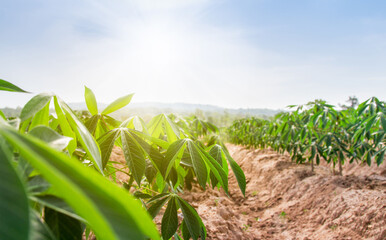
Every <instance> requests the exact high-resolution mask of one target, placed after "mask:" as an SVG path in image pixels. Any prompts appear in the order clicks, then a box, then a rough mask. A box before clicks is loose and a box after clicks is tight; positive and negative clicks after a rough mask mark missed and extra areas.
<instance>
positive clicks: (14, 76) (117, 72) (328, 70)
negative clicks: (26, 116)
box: [0, 0, 386, 109]
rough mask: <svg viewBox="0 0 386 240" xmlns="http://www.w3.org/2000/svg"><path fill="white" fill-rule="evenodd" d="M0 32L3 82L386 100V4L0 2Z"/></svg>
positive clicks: (316, 0) (242, 101)
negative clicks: (353, 96)
mask: <svg viewBox="0 0 386 240" xmlns="http://www.w3.org/2000/svg"><path fill="white" fill-rule="evenodd" d="M0 34H1V39H0V69H1V70H0V78H2V79H6V80H8V81H11V82H13V83H15V84H17V85H18V86H20V87H22V88H24V89H26V90H29V91H32V92H34V93H39V92H46V91H53V92H55V93H57V94H58V95H59V96H61V97H62V98H63V99H64V100H65V101H67V102H80V101H82V100H83V91H84V88H83V86H84V85H86V86H88V87H90V88H91V89H93V91H94V93H95V95H96V97H97V100H98V102H104V103H109V102H111V101H113V100H114V99H115V98H117V97H118V96H121V95H125V94H128V93H131V92H135V93H136V95H135V97H134V98H133V102H134V103H136V102H137V103H138V102H163V103H173V102H183V103H193V104H210V105H216V106H220V107H225V108H273V109H278V108H284V107H285V106H286V105H289V104H302V103H306V102H307V101H310V100H313V99H315V98H323V99H325V100H327V101H329V102H330V103H332V104H337V103H343V102H344V101H345V100H346V99H347V97H348V96H349V95H356V96H357V97H358V98H359V100H360V101H363V100H365V99H366V98H369V97H371V96H377V97H379V98H380V99H383V100H385V97H386V91H385V90H386V1H382V0H380V1H376V0H374V1H364V0H363V1H356V0H340V1H337V0H308V1H288V0H282V1H279V0H250V1H227V0H211V1H209V0H197V1H194V0H163V1H151V0H131V1H130V0H109V1H101V0H83V1H81V0H66V1H56V0H25V1H21V0H12V1H9V0H0ZM31 97H32V95H26V94H15V93H5V92H1V93H0V107H6V106H8V107H16V106H22V105H23V104H24V103H25V102H26V101H27V100H28V99H29V98H31Z"/></svg>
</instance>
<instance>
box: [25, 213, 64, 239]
mask: <svg viewBox="0 0 386 240" xmlns="http://www.w3.org/2000/svg"><path fill="white" fill-rule="evenodd" d="M30 216H31V217H30V227H31V232H30V235H29V240H57V238H56V237H55V236H54V234H53V233H52V232H51V230H50V228H49V227H48V226H47V225H46V224H45V223H44V222H42V221H41V219H40V216H39V214H38V213H36V212H35V211H33V210H32V209H31V211H30Z"/></svg>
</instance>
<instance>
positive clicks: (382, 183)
mask: <svg viewBox="0 0 386 240" xmlns="http://www.w3.org/2000/svg"><path fill="white" fill-rule="evenodd" d="M228 149H229V151H230V153H231V155H232V156H233V158H234V159H235V160H236V161H237V162H238V163H239V165H240V166H241V168H242V169H243V170H244V172H245V175H246V179H247V189H246V196H245V198H244V197H243V196H242V194H241V192H240V190H239V189H238V185H237V181H236V179H235V177H234V176H233V175H232V174H230V179H229V189H230V197H228V196H227V195H226V194H225V193H224V192H223V191H222V190H217V189H215V190H212V189H207V190H206V191H204V190H202V189H201V188H200V187H199V186H198V185H195V186H194V187H193V189H192V191H190V192H189V191H186V192H185V193H184V194H181V196H182V197H183V198H184V199H185V200H187V201H188V202H189V203H190V204H192V206H193V207H195V208H196V210H197V211H198V213H199V215H200V216H201V218H202V220H203V222H204V224H205V225H206V227H207V231H208V239H238V240H240V239H302V240H307V239H308V240H311V239H320V240H323V239H326V240H327V239H353V240H354V239H374V240H375V239H377V240H382V239H386V166H385V165H386V164H383V165H381V166H380V167H376V166H372V167H367V166H362V165H359V164H351V165H347V166H344V171H343V176H336V175H333V174H332V172H331V170H330V168H329V167H328V166H316V167H315V172H314V173H312V172H311V167H310V166H307V165H296V164H294V163H292V162H291V161H290V159H289V157H288V156H286V155H281V154H278V153H276V152H274V151H271V150H254V149H246V148H244V147H241V146H235V145H228ZM118 155H120V154H119V153H118ZM117 157H118V156H117ZM160 219H161V218H160V216H157V218H156V222H158V224H159V221H160Z"/></svg>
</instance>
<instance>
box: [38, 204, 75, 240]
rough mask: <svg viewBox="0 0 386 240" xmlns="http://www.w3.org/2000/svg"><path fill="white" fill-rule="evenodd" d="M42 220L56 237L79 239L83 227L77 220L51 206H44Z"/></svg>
mask: <svg viewBox="0 0 386 240" xmlns="http://www.w3.org/2000/svg"><path fill="white" fill-rule="evenodd" d="M44 221H45V222H46V223H47V225H48V226H49V228H50V229H51V232H52V233H53V234H54V235H55V237H56V238H57V239H64V240H65V239H72V240H78V239H79V240H81V239H82V234H83V229H82V225H81V223H80V221H79V220H77V219H75V218H71V217H69V216H67V215H65V214H63V213H60V212H57V211H55V210H53V209H51V208H48V207H45V208H44Z"/></svg>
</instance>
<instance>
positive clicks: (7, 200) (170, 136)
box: [0, 80, 246, 240]
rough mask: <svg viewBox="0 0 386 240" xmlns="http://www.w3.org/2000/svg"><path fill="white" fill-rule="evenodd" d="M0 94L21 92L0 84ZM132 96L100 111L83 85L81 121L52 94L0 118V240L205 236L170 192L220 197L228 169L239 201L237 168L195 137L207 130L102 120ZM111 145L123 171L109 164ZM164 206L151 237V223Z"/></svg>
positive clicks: (176, 122)
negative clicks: (198, 191) (208, 191)
mask: <svg viewBox="0 0 386 240" xmlns="http://www.w3.org/2000/svg"><path fill="white" fill-rule="evenodd" d="M0 90H4V91H13V92H21V93H26V91H24V90H22V89H21V88H19V87H17V86H15V85H13V84H11V83H9V82H7V81H5V80H0ZM132 97H133V94H129V95H126V96H124V97H121V98H118V99H117V100H116V101H114V102H113V103H111V104H110V105H108V107H106V108H105V109H103V110H102V111H100V110H99V109H98V106H97V102H96V98H95V95H94V93H93V92H92V91H91V90H90V89H88V88H87V87H86V88H85V101H86V105H87V108H88V111H89V113H88V114H86V115H85V116H84V117H81V118H79V117H78V116H77V114H76V113H74V111H73V110H72V109H71V108H70V107H69V106H68V105H67V104H66V103H65V102H64V101H62V100H61V99H60V98H59V97H58V96H57V95H55V94H53V93H42V94H38V95H36V96H34V97H33V98H32V99H31V100H30V101H29V102H28V103H27V104H26V105H25V106H24V107H23V109H22V111H21V114H20V118H17V119H13V120H8V119H7V118H6V116H4V114H3V113H1V112H0V155H1V156H0V164H1V166H2V167H1V168H0V169H1V170H0V171H1V173H2V174H1V175H0V178H1V181H0V192H1V194H0V239H18V240H19V239H82V237H85V238H86V239H88V238H89V237H90V236H91V235H93V234H94V235H95V236H96V237H97V239H148V238H151V239H160V238H161V237H160V235H161V236H162V238H163V239H169V238H171V237H173V236H174V238H175V239H180V238H181V237H180V236H179V235H178V234H177V230H178V228H179V229H180V231H179V232H180V233H181V235H182V237H183V239H190V238H192V239H198V238H201V239H205V238H206V229H205V226H204V224H203V222H202V221H201V218H200V217H199V215H198V214H197V212H196V211H195V209H194V208H193V207H192V206H191V205H190V204H189V203H188V202H186V201H185V200H183V198H182V197H181V196H180V193H181V192H183V190H184V189H190V188H191V187H192V183H193V182H198V184H199V185H200V186H201V187H202V188H203V189H205V188H206V187H207V185H208V184H211V186H212V187H213V188H214V187H221V188H223V189H224V191H225V192H226V193H228V192H229V189H228V173H229V170H228V164H229V166H230V167H231V169H232V171H233V173H234V174H235V176H236V179H237V181H238V183H239V186H240V189H241V191H242V193H243V194H245V186H246V182H245V176H244V173H243V171H242V170H241V168H240V167H239V166H238V165H237V163H236V162H235V161H234V160H233V159H232V157H231V156H230V154H229V152H228V150H227V149H226V147H225V145H224V144H223V143H222V142H221V141H220V140H219V138H218V137H215V136H212V137H211V141H204V140H203V138H200V136H202V135H205V134H207V133H216V129H217V128H216V127H215V126H214V125H212V124H210V123H206V122H203V121H200V120H198V119H193V120H191V119H188V120H185V119H182V118H176V117H173V116H167V115H164V114H161V115H158V116H155V117H154V118H153V119H152V120H151V121H150V122H149V123H147V124H146V123H145V122H144V121H143V120H142V119H141V118H140V117H138V116H133V117H130V118H128V119H127V120H125V121H123V122H120V121H118V120H116V119H114V118H113V117H111V116H110V115H109V114H111V113H112V112H114V111H116V110H118V109H120V108H122V107H124V106H126V105H127V104H128V103H129V102H130V100H131V98H132ZM181 122H185V123H187V124H186V125H181ZM205 129H211V130H210V131H208V130H205ZM114 146H115V147H119V148H121V149H122V151H123V155H124V158H125V160H126V163H125V164H122V163H118V162H112V161H111V160H110V155H111V153H112V151H113V148H114ZM116 172H122V173H124V174H127V175H128V176H129V180H128V181H127V182H122V180H120V179H118V178H117V176H116ZM128 190H129V191H128ZM164 205H165V206H166V210H165V212H164V214H163V217H162V224H161V234H159V233H158V231H157V230H156V227H155V224H154V223H153V221H152V218H154V217H155V216H156V215H157V214H158V213H159V212H160V210H161V209H162V208H163V206H164ZM179 211H180V212H181V213H182V216H183V220H182V222H179V221H178V217H177V214H178V212H179Z"/></svg>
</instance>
